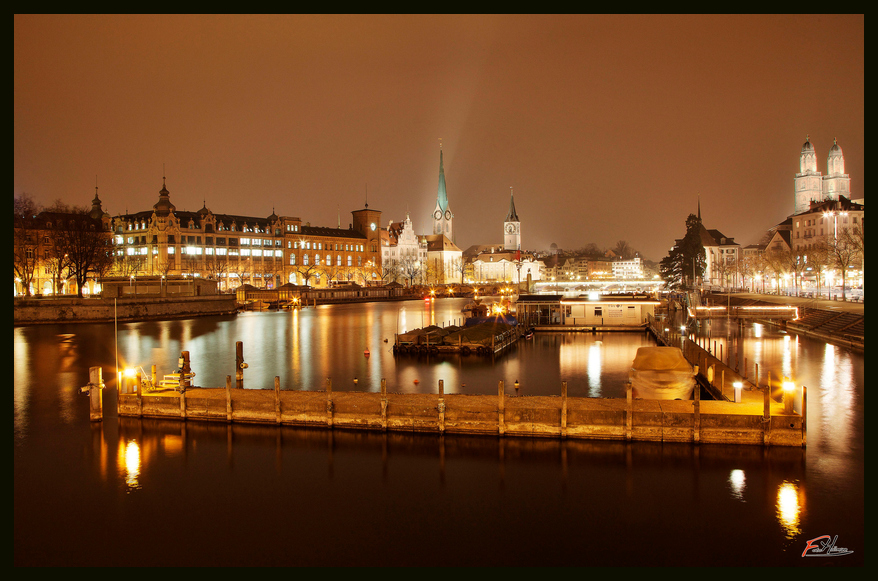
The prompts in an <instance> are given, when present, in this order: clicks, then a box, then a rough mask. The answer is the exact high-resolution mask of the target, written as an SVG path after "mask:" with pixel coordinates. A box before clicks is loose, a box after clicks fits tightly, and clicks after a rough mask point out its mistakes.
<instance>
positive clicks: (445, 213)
mask: <svg viewBox="0 0 878 581" xmlns="http://www.w3.org/2000/svg"><path fill="white" fill-rule="evenodd" d="M453 218H454V214H452V213H451V210H450V209H449V208H448V193H447V192H446V190H445V168H444V166H443V164H442V142H441V141H440V143H439V192H438V194H437V196H436V208H435V209H434V210H433V234H444V235H445V237H446V238H448V239H449V240H451V241H452V242H454V230H453V229H452V227H451V221H452V219H453Z"/></svg>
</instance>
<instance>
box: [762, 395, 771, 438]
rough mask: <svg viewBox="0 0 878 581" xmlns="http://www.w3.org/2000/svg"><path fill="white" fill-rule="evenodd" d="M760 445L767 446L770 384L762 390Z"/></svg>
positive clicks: (769, 426) (769, 418)
mask: <svg viewBox="0 0 878 581" xmlns="http://www.w3.org/2000/svg"><path fill="white" fill-rule="evenodd" d="M762 404H763V406H762V429H763V431H762V443H763V444H764V445H766V446H767V445H768V441H769V437H768V436H769V433H770V431H771V384H770V383H769V384H768V385H766V386H765V389H763V390H762Z"/></svg>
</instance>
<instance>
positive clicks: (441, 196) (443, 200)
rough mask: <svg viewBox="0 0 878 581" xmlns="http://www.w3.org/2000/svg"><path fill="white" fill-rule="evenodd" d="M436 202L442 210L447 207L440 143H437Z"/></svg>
mask: <svg viewBox="0 0 878 581" xmlns="http://www.w3.org/2000/svg"><path fill="white" fill-rule="evenodd" d="M436 204H437V205H438V206H439V209H441V210H442V212H445V211H446V210H447V209H448V193H447V192H446V191H445V167H444V166H443V163H442V145H441V144H440V145H439V195H438V197H437V199H436Z"/></svg>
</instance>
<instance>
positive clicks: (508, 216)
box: [506, 188, 520, 222]
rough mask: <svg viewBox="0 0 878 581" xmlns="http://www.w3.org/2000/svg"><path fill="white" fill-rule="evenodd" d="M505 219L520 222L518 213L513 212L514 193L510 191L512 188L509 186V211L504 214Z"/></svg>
mask: <svg viewBox="0 0 878 581" xmlns="http://www.w3.org/2000/svg"><path fill="white" fill-rule="evenodd" d="M506 221H507V222H520V220H519V219H518V214H517V213H516V212H515V195H514V194H513V193H512V188H509V213H508V214H506Z"/></svg>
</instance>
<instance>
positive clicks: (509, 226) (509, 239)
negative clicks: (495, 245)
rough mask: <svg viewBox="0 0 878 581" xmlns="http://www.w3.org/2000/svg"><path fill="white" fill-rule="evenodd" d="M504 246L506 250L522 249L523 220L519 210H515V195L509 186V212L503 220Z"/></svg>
mask: <svg viewBox="0 0 878 581" xmlns="http://www.w3.org/2000/svg"><path fill="white" fill-rule="evenodd" d="M503 248H504V250H521V221H520V220H519V219H518V212H516V211H515V195H514V194H513V192H512V188H509V213H508V214H506V220H505V221H504V222H503Z"/></svg>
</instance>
